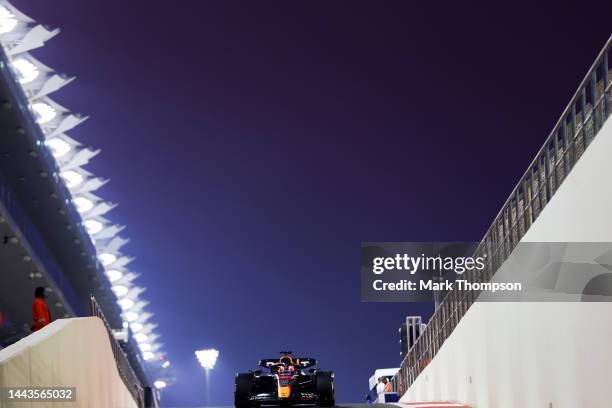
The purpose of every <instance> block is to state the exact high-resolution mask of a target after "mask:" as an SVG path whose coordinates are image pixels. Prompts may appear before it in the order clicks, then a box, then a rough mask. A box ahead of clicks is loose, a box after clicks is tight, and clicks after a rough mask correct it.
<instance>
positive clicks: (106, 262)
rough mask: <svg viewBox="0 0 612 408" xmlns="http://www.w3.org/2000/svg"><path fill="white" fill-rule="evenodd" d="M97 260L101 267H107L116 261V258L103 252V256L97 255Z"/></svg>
mask: <svg viewBox="0 0 612 408" xmlns="http://www.w3.org/2000/svg"><path fill="white" fill-rule="evenodd" d="M98 259H99V260H100V262H102V265H104V266H108V265H110V264H112V263H113V262H115V261H116V260H117V257H116V256H115V255H113V254H110V253H108V252H105V253H103V254H100V255H98Z"/></svg>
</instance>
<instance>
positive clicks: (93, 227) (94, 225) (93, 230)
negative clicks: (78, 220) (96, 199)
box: [83, 220, 104, 235]
mask: <svg viewBox="0 0 612 408" xmlns="http://www.w3.org/2000/svg"><path fill="white" fill-rule="evenodd" d="M83 225H84V226H85V229H86V230H87V232H88V233H89V235H96V234H97V233H98V232H100V231H102V230H103V229H104V225H102V223H101V222H100V221H96V220H85V221H84V222H83Z"/></svg>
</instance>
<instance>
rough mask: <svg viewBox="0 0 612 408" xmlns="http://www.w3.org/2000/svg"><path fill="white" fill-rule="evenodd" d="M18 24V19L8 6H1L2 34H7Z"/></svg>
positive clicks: (0, 29)
mask: <svg viewBox="0 0 612 408" xmlns="http://www.w3.org/2000/svg"><path fill="white" fill-rule="evenodd" d="M16 26H17V19H16V18H15V15H14V14H13V13H11V12H10V11H9V10H8V9H7V8H6V7H3V6H0V34H5V33H8V32H10V31H13V29H14V28H15V27H16Z"/></svg>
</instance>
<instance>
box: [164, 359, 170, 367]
mask: <svg viewBox="0 0 612 408" xmlns="http://www.w3.org/2000/svg"><path fill="white" fill-rule="evenodd" d="M168 367H170V362H169V361H164V364H162V368H168Z"/></svg>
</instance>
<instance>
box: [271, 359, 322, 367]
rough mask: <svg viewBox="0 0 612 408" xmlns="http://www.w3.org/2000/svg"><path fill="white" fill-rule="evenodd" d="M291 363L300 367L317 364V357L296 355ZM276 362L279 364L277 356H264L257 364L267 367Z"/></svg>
mask: <svg viewBox="0 0 612 408" xmlns="http://www.w3.org/2000/svg"><path fill="white" fill-rule="evenodd" d="M293 363H294V364H295V365H299V366H300V367H302V368H307V367H312V366H314V365H317V359H316V358H309V357H296V358H294V359H293ZM276 364H280V359H279V358H264V359H263V360H259V366H260V367H264V368H269V367H270V366H273V365H276Z"/></svg>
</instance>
